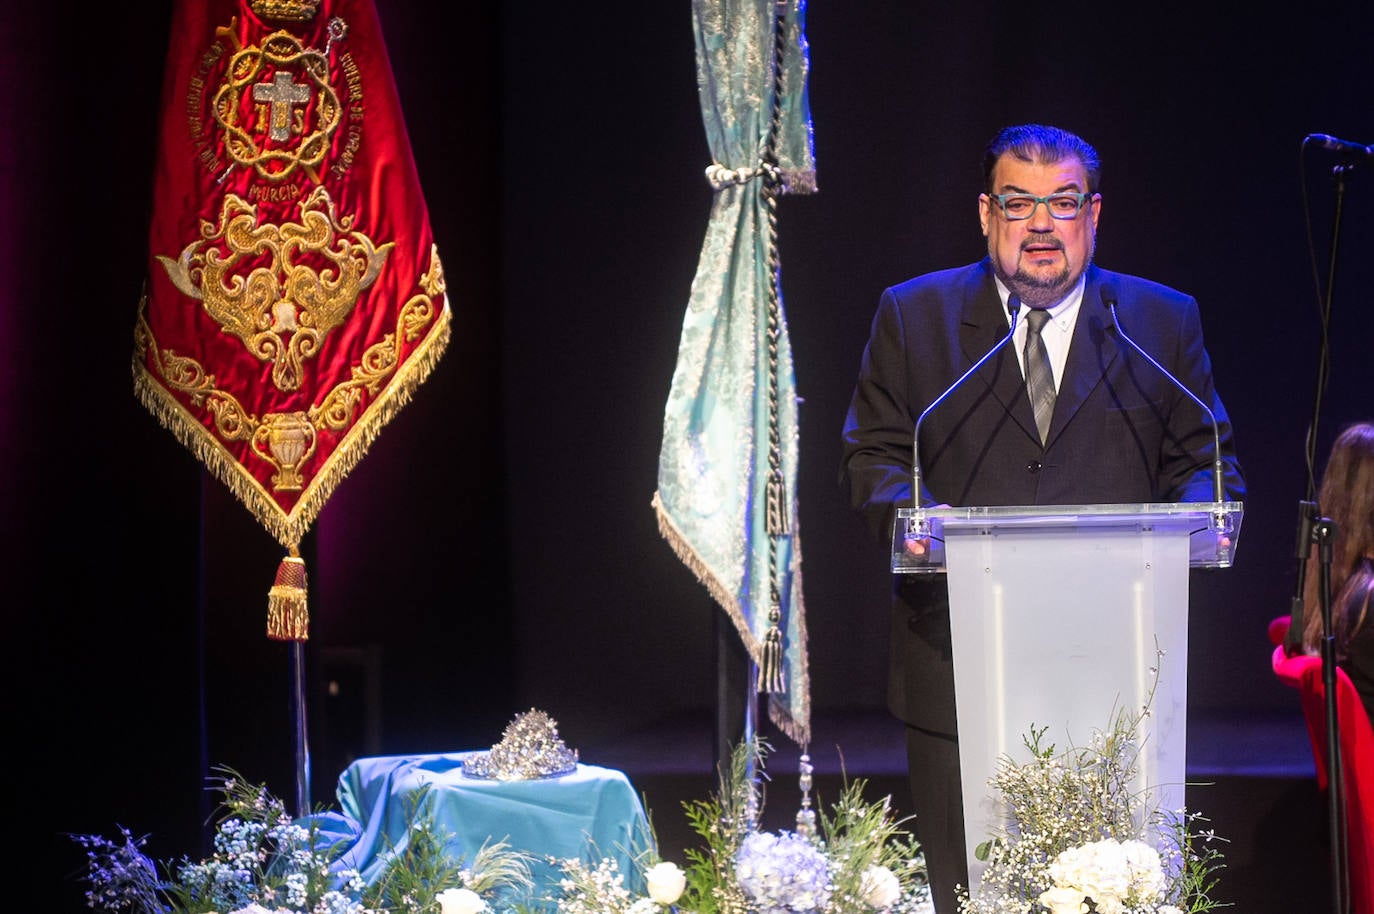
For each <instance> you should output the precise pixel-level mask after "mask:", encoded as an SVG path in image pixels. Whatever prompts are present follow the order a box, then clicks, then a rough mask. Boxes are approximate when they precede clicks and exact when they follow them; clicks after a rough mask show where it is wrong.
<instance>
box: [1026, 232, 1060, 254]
mask: <svg viewBox="0 0 1374 914" xmlns="http://www.w3.org/2000/svg"><path fill="white" fill-rule="evenodd" d="M1033 244H1039V245H1049V246H1050V247H1052V248H1054V249H1055V250H1057V251H1062V250H1064V242H1063V241H1062V240H1060V239H1059V238H1056V237H1055V236H1054V235H1027V236H1026V237H1025V239H1024V240H1022V242H1021V250H1023V251H1024V250H1025V249H1026V248H1028V247H1030V246H1031V245H1033Z"/></svg>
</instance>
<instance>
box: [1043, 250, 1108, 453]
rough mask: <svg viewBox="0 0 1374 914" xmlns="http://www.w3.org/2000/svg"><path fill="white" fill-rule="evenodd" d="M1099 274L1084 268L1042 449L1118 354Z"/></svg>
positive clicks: (1066, 421) (1059, 429) (1095, 384)
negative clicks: (1080, 300) (1080, 294)
mask: <svg viewBox="0 0 1374 914" xmlns="http://www.w3.org/2000/svg"><path fill="white" fill-rule="evenodd" d="M1101 285H1102V282H1101V273H1100V271H1099V270H1098V268H1097V267H1096V266H1090V267H1089V268H1088V281H1087V284H1086V285H1085V286H1084V288H1083V303H1082V304H1081V305H1079V307H1078V320H1077V321H1076V322H1075V323H1074V328H1073V339H1072V340H1071V341H1070V342H1069V354H1068V358H1067V360H1066V361H1065V362H1064V376H1063V378H1062V379H1061V380H1060V383H1059V394H1058V396H1057V398H1056V399H1055V403H1054V416H1053V418H1052V419H1051V420H1050V433H1049V436H1048V439H1047V440H1046V447H1048V446H1049V445H1050V444H1051V443H1053V441H1054V439H1055V438H1056V437H1057V436H1058V435H1059V433H1060V432H1061V431H1063V430H1064V427H1065V426H1067V425H1068V424H1069V422H1071V421H1072V420H1073V417H1074V415H1075V414H1076V413H1077V412H1078V410H1079V409H1080V408H1081V407H1082V406H1083V404H1084V403H1086V402H1087V400H1088V397H1089V396H1090V395H1091V394H1092V392H1093V391H1094V390H1095V389H1096V388H1097V386H1098V385H1099V384H1101V383H1102V379H1103V378H1104V377H1106V375H1107V371H1108V369H1110V368H1111V366H1112V363H1113V362H1115V361H1116V358H1117V355H1118V354H1119V352H1120V347H1119V344H1118V343H1117V340H1116V336H1115V332H1114V331H1112V330H1111V329H1109V328H1110V327H1111V326H1112V316H1111V312H1109V311H1108V310H1107V308H1106V306H1105V305H1103V304H1102V297H1101V293H1100V289H1101Z"/></svg>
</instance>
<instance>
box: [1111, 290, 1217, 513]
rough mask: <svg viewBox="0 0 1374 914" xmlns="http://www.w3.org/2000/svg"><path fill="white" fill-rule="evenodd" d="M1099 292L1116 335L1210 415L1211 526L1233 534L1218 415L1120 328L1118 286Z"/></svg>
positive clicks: (1208, 417)
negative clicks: (1213, 505) (1213, 504)
mask: <svg viewBox="0 0 1374 914" xmlns="http://www.w3.org/2000/svg"><path fill="white" fill-rule="evenodd" d="M1100 291H1101V295H1102V304H1104V305H1106V306H1107V310H1108V311H1110V312H1111V315H1112V326H1113V327H1115V328H1116V335H1117V336H1119V337H1121V339H1123V340H1125V341H1126V342H1127V343H1129V344H1130V345H1131V348H1132V349H1134V350H1135V351H1136V352H1138V353H1140V354H1141V355H1142V356H1144V357H1145V360H1146V361H1147V362H1149V363H1150V364H1151V365H1153V366H1154V367H1155V368H1157V369H1159V372H1160V373H1161V374H1162V375H1164V377H1166V378H1168V379H1169V380H1170V381H1172V382H1173V384H1174V386H1175V387H1177V388H1178V389H1179V390H1181V391H1183V392H1184V393H1185V394H1187V395H1188V398H1189V399H1191V400H1192V401H1193V402H1194V403H1196V404H1197V405H1198V406H1200V407H1202V411H1203V412H1205V413H1206V414H1207V421H1208V422H1210V423H1211V424H1212V492H1213V500H1214V501H1215V502H1216V505H1217V506H1216V508H1215V509H1214V510H1213V512H1212V524H1213V527H1214V528H1215V529H1216V530H1217V531H1218V532H1221V533H1230V532H1231V531H1230V516H1229V515H1228V514H1226V512H1224V511H1222V510H1221V507H1220V506H1221V504H1222V502H1224V501H1225V500H1226V498H1225V497H1226V487H1225V486H1224V485H1223V483H1222V465H1221V430H1220V428H1218V426H1217V417H1216V415H1215V414H1214V413H1213V412H1212V409H1211V407H1209V406H1208V405H1207V404H1206V403H1203V402H1202V400H1200V399H1198V397H1197V395H1196V394H1194V393H1193V392H1192V391H1191V390H1189V389H1188V388H1187V387H1185V386H1184V385H1183V382H1182V381H1180V380H1179V379H1178V378H1176V377H1174V376H1173V374H1172V373H1170V371H1169V369H1167V368H1165V367H1164V366H1163V365H1161V364H1159V363H1158V362H1156V361H1155V359H1154V357H1153V356H1152V355H1150V354H1149V353H1148V352H1146V351H1145V350H1144V349H1141V348H1140V347H1139V346H1138V345H1136V342H1135V340H1133V339H1131V338H1130V337H1129V336H1127V335H1126V331H1125V330H1122V329H1121V322H1120V321H1119V320H1117V317H1116V303H1117V301H1116V287H1115V286H1114V285H1112V284H1111V283H1104V284H1103V285H1102V288H1101V290H1100Z"/></svg>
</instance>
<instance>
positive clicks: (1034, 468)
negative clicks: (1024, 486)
mask: <svg viewBox="0 0 1374 914" xmlns="http://www.w3.org/2000/svg"><path fill="white" fill-rule="evenodd" d="M1044 466H1045V465H1044V464H1043V463H1041V462H1040V461H1038V460H1032V461H1031V462H1030V463H1028V464H1026V472H1027V473H1039V472H1040V470H1041V469H1043V468H1044Z"/></svg>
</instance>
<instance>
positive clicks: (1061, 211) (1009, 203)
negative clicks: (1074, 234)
mask: <svg viewBox="0 0 1374 914" xmlns="http://www.w3.org/2000/svg"><path fill="white" fill-rule="evenodd" d="M1092 196H1093V195H1092V194H1075V193H1067V192H1066V193H1059V194H1049V195H1048V196H1045V197H1037V196H1035V195H1034V194H988V199H990V200H992V201H994V202H995V203H996V204H997V205H998V206H1000V207H1001V208H1002V215H1003V216H1004V217H1005V218H1006V219H1007V220H1008V221H1009V222H1019V221H1020V220H1022V219H1029V218H1030V217H1031V214H1032V213H1034V212H1035V208H1036V207H1037V206H1039V205H1040V204H1041V203H1043V204H1045V209H1047V210H1049V214H1050V215H1051V216H1053V217H1054V218H1055V219H1072V218H1074V217H1075V216H1077V215H1078V212H1079V210H1081V209H1083V205H1084V204H1085V203H1087V202H1088V201H1089V200H1091V199H1092Z"/></svg>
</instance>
